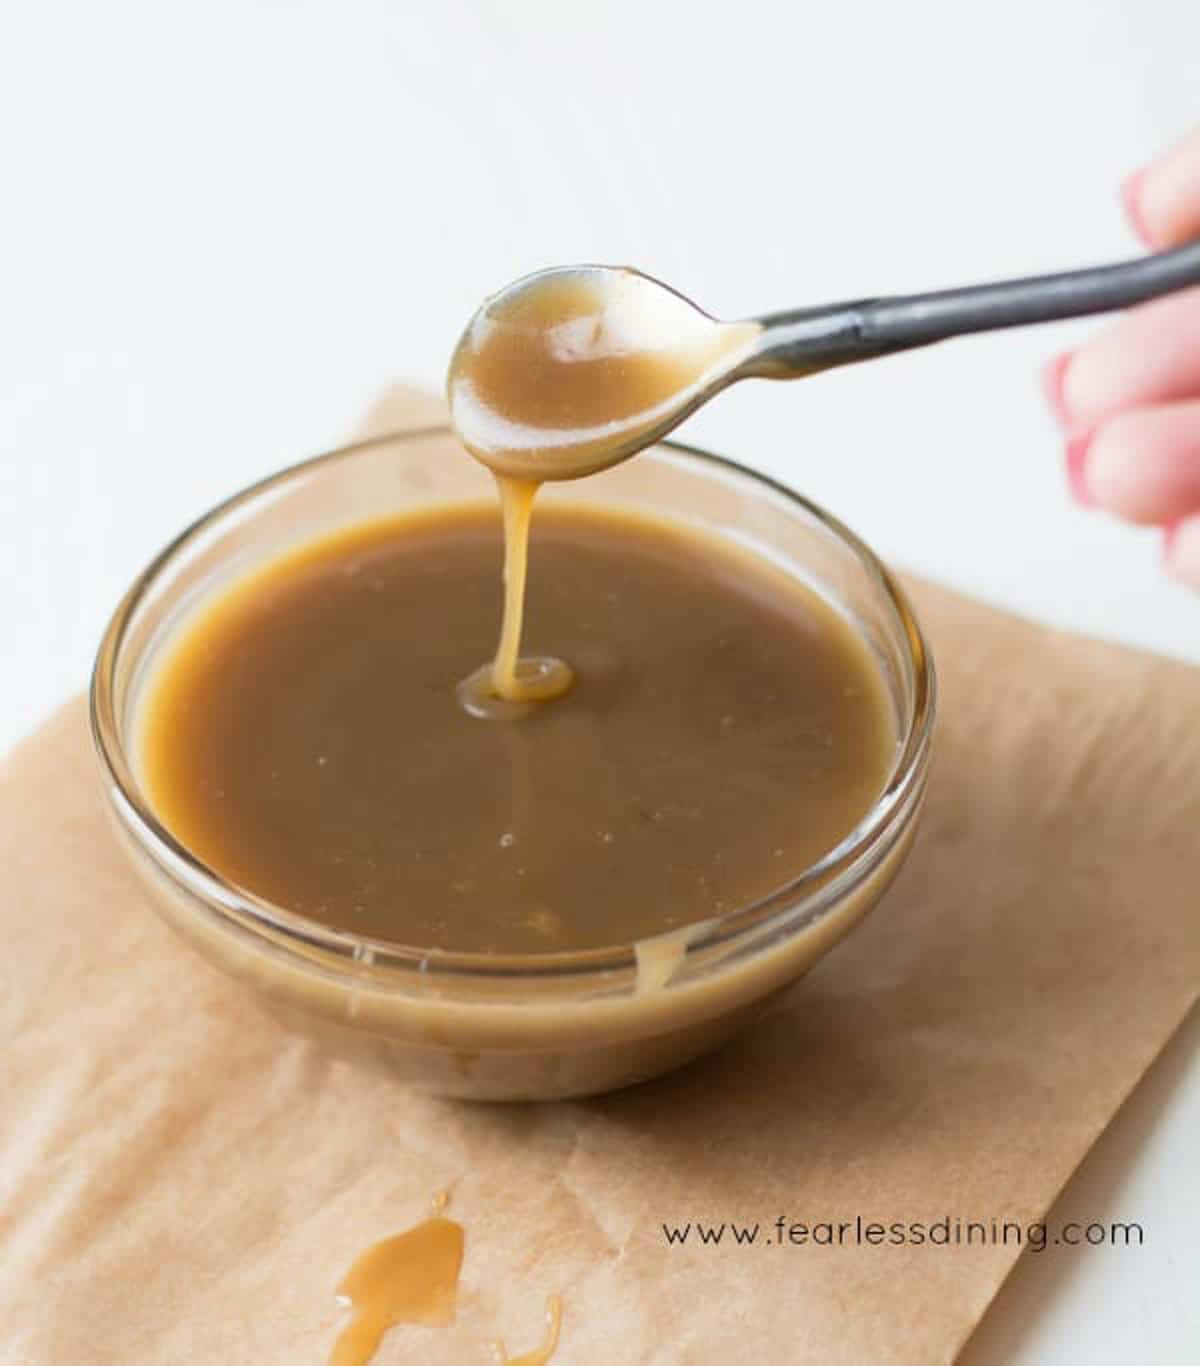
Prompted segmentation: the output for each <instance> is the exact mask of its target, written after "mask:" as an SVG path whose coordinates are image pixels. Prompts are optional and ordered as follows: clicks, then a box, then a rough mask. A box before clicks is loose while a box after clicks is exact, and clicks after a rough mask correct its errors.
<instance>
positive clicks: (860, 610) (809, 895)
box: [91, 428, 935, 1100]
mask: <svg viewBox="0 0 1200 1366" xmlns="http://www.w3.org/2000/svg"><path fill="white" fill-rule="evenodd" d="M542 498H543V500H544V501H545V502H552V501H553V502H572V503H590V504H603V505H605V506H608V507H621V506H625V507H631V508H636V509H638V510H640V511H643V512H646V511H653V512H657V513H659V514H660V515H663V516H666V517H669V518H674V519H682V520H684V521H686V522H689V523H691V524H693V525H697V526H701V527H703V528H705V529H707V530H708V531H710V532H715V533H718V534H720V535H722V536H726V537H729V538H730V539H731V540H734V541H737V542H740V543H741V544H743V545H744V546H747V547H750V548H752V549H755V550H757V551H758V552H760V553H761V554H763V555H765V556H767V557H768V558H769V559H770V560H771V561H772V562H773V563H774V564H776V565H777V566H782V567H783V568H785V569H786V570H787V571H788V572H789V573H792V574H794V575H795V576H796V577H797V578H798V579H801V580H803V581H804V582H805V583H806V584H808V585H809V586H810V587H812V588H814V589H815V590H816V591H817V592H819V593H820V594H822V595H823V596H824V597H825V598H826V599H827V600H828V601H829V602H831V603H832V604H833V605H834V606H835V607H836V608H837V609H838V610H839V611H840V612H842V613H843V615H844V616H845V617H846V618H847V619H848V620H850V621H851V622H852V624H853V625H854V626H855V628H856V629H857V630H858V631H859V632H860V633H861V634H862V635H863V637H864V638H865V639H866V641H867V643H868V645H869V647H870V649H871V652H872V654H873V656H874V658H875V660H876V662H877V664H878V666H879V669H880V672H881V674H882V676H883V678H884V680H885V683H886V687H887V691H888V694H889V696H890V698H891V702H892V705H893V707H894V709H895V719H896V732H897V736H898V742H897V747H896V754H895V762H894V767H893V770H892V772H891V774H890V776H889V778H888V781H887V783H886V786H885V788H884V790H883V792H882V794H881V795H880V797H879V799H878V800H877V802H876V803H875V805H874V806H873V808H872V809H871V810H870V811H869V812H868V813H867V815H866V816H865V817H864V818H863V820H862V821H861V822H860V824H859V825H858V826H857V828H856V829H854V830H853V831H851V833H850V834H849V835H847V836H846V838H845V839H844V840H843V841H842V842H841V843H840V844H839V845H838V846H837V847H836V848H834V849H832V850H830V851H829V853H828V854H826V855H825V857H823V858H822V859H821V860H820V861H819V862H818V863H816V864H814V865H813V866H812V867H810V868H809V869H808V870H807V871H806V872H804V873H803V874H802V875H801V876H800V877H798V878H795V879H794V880H792V881H790V882H789V883H788V884H787V885H785V886H781V887H779V888H778V889H777V890H776V891H775V892H774V893H772V895H770V896H768V897H766V898H764V899H762V900H759V901H757V902H755V903H754V904H751V905H746V906H742V907H740V908H738V909H736V910H734V911H732V912H730V913H728V914H726V915H723V916H720V917H718V918H716V919H712V920H707V921H704V922H702V923H701V924H699V925H693V926H689V927H687V928H686V929H684V930H676V931H673V932H672V933H671V934H668V935H664V936H658V937H657V938H656V939H651V940H644V941H642V942H641V943H639V944H614V945H612V946H611V947H609V948H603V949H592V950H587V951H584V952H574V953H570V952H568V953H545V954H538V955H530V954H523V955H507V956H506V955H484V954H470V953H454V952H443V951H440V950H439V951H429V950H428V949H426V948H422V947H421V946H419V945H418V946H404V945H398V944H393V943H388V942H384V941H380V940H370V939H366V938H362V937H358V936H355V935H354V934H351V933H347V932H345V931H339V930H334V929H330V928H329V927H327V926H325V925H322V924H319V923H316V922H314V921H311V920H308V919H306V918H304V917H303V916H301V915H298V914H296V913H294V912H292V911H289V910H288V908H287V907H286V906H280V905H274V904H272V903H270V902H268V901H266V900H264V899H262V898H260V897H256V896H254V895H253V894H251V893H249V892H247V891H245V890H243V889H241V888H239V887H236V886H234V885H233V884H231V883H230V882H228V881H227V880H226V879H224V878H223V877H222V876H221V875H220V874H219V873H217V872H216V871H215V870H214V869H212V868H211V867H207V866H205V864H204V863H203V862H202V861H201V860H200V859H198V858H197V857H196V856H195V855H194V854H192V853H191V852H190V851H189V850H188V849H187V848H185V847H184V846H183V845H182V844H180V843H179V841H177V840H176V839H175V838H174V837H173V836H172V835H171V834H170V832H169V831H168V830H166V829H165V828H164V827H163V826H162V825H161V824H160V822H159V821H158V820H157V819H156V817H155V813H154V811H153V809H152V808H151V806H150V804H149V802H148V801H147V799H146V796H145V793H144V791H143V789H142V786H141V784H140V783H139V779H138V760H137V753H136V741H137V732H138V726H137V721H138V708H139V705H140V704H141V702H142V700H143V699H144V697H145V694H146V683H147V680H148V679H149V678H150V677H151V676H152V675H153V673H154V670H155V667H156V665H157V663H158V661H159V660H161V658H162V657H163V652H164V650H165V649H166V648H167V647H169V645H170V644H171V642H172V641H173V640H174V639H175V638H176V635H177V633H178V632H179V631H180V629H181V628H183V627H186V625H187V622H188V620H189V618H190V616H191V614H192V613H193V612H194V611H195V609H196V608H197V606H198V604H200V603H202V602H203V601H205V600H206V599H208V598H209V597H210V596H211V595H212V594H213V593H215V592H219V591H221V590H222V589H224V588H225V587H226V586H227V585H229V584H230V582H231V581H233V580H236V579H238V578H240V577H241V576H243V575H245V574H246V573H248V572H249V571H251V570H253V569H254V568H256V567H257V566H259V565H260V564H262V563H264V562H266V561H269V560H272V559H274V558H275V557H276V556H278V555H279V554H281V553H282V552H283V551H285V550H286V549H288V548H290V547H292V546H294V545H296V544H298V543H303V542H307V541H311V540H313V539H316V538H318V537H320V536H322V535H324V534H327V533H330V532H332V531H334V530H336V529H338V528H340V527H344V526H347V525H349V524H353V523H356V522H363V521H368V520H372V519H374V518H377V517H378V516H380V515H381V513H382V512H384V511H386V512H389V513H397V514H398V513H402V512H404V511H411V510H415V509H418V508H427V507H433V506H437V505H446V504H456V503H459V504H461V503H463V502H465V501H476V502H477V501H480V500H493V501H494V499H495V492H494V485H493V483H492V480H491V476H490V475H489V474H488V473H487V472H486V471H485V470H483V469H482V468H481V467H479V466H477V465H476V463H475V462H474V461H472V460H470V459H468V458H467V457H466V456H464V455H463V453H462V451H461V449H460V448H459V447H458V446H457V445H456V443H455V441H454V440H453V438H452V436H451V435H450V433H449V432H448V431H447V430H445V429H443V428H436V429H427V430H420V431H412V432H404V433H401V434H399V435H395V436H387V437H381V438H378V439H374V440H370V441H363V442H360V443H359V444H357V445H354V446H349V447H347V448H345V449H343V450H339V451H334V452H332V453H331V454H329V455H324V456H320V457H318V458H316V459H314V460H309V461H306V462H305V463H303V464H299V465H296V466H294V467H292V468H290V469H287V470H284V471H283V472H282V473H280V474H277V475H274V476H273V477H271V478H269V479H266V480H264V481H263V482H262V483H259V484H256V485H254V486H253V487H252V488H249V489H247V490H246V491H245V492H243V493H239V494H237V495H236V496H234V497H233V498H230V499H229V500H228V501H227V502H224V503H222V504H221V505H220V506H219V507H217V508H215V509H213V511H211V512H210V513H208V514H207V515H206V516H204V517H202V518H201V519H200V520H199V521H197V522H195V523H194V524H193V525H192V526H191V527H189V528H188V529H187V530H186V531H185V532H184V533H183V534H182V535H181V536H179V537H178V538H177V539H176V540H175V541H173V542H172V543H171V544H170V545H169V546H168V547H167V548H166V550H164V551H163V552H162V554H161V555H159V556H158V558H157V559H156V560H155V561H154V562H153V563H152V564H151V565H150V566H149V567H148V568H147V569H146V571H145V572H144V573H143V574H142V575H141V576H140V577H139V578H138V579H137V580H136V582H135V583H134V584H133V585H132V587H131V588H130V589H129V591H128V593H127V594H126V595H125V597H124V599H123V600H122V601H121V603H120V605H119V606H118V607H117V610H116V612H115V614H114V615H113V618H112V620H111V622H110V623H109V626H108V628H107V630H106V632H105V635H104V639H103V641H102V642H101V645H100V650H99V654H98V656H97V659H96V666H95V671H94V674H93V678H92V688H91V721H92V732H93V736H94V739H95V744H96V751H97V755H98V758H99V765H100V772H101V776H102V781H103V786H104V792H105V796H106V799H107V806H108V809H109V811H110V813H111V815H112V817H113V821H114V824H115V827H116V830H117V832H118V835H119V837H120V839H121V841H122V843H123V845H124V847H125V848H126V850H127V851H128V855H129V858H130V860H131V862H132V864H133V866H134V868H135V869H136V871H137V873H138V874H139V877H140V880H141V882H142V885H143V886H144V887H145V889H146V891H147V892H148V894H149V901H150V903H151V905H152V906H153V907H154V909H155V910H156V911H157V912H158V913H159V914H160V915H161V916H162V917H163V918H164V919H165V920H166V921H167V922H168V923H169V924H170V925H172V926H173V927H174V928H175V929H176V930H178V931H179V932H180V933H182V934H183V935H184V936H185V937H186V938H187V939H189V940H190V941H191V942H192V943H193V944H194V945H195V947H196V948H198V949H199V950H200V951H201V952H202V953H203V954H205V955H206V956H207V957H208V958H209V959H210V960H212V961H213V962H214V963H216V964H218V965H219V966H220V967H222V968H224V969H225V970H226V971H228V972H230V973H232V974H233V975H234V976H235V977H238V978H240V979H241V980H242V981H243V982H245V983H246V984H247V985H248V986H249V987H252V988H253V989H254V990H255V992H257V993H258V995H259V997H260V998H261V1000H262V1001H263V1002H264V1003H265V1004H267V1005H268V1006H269V1007H271V1008H272V1010H274V1011H275V1012H276V1013H277V1014H282V1015H283V1016H284V1017H285V1018H286V1019H288V1020H289V1021H290V1022H291V1023H292V1024H294V1025H296V1026H298V1027H302V1028H304V1029H306V1030H309V1031H315V1032H316V1033H318V1034H319V1035H320V1036H321V1037H322V1038H323V1039H324V1040H325V1042H326V1043H327V1045H328V1046H330V1047H334V1048H337V1049H339V1050H342V1051H348V1052H351V1053H353V1054H355V1055H357V1056H366V1057H369V1058H373V1059H377V1060H380V1061H382V1062H385V1063H386V1064H387V1065H388V1067H389V1068H390V1070H391V1071H392V1073H393V1074H394V1075H397V1076H399V1077H401V1078H403V1079H404V1080H405V1081H406V1082H408V1083H411V1084H412V1085H414V1086H417V1087H419V1088H421V1089H424V1090H427V1091H431V1092H436V1093H440V1094H444V1095H454V1096H463V1097H471V1098H476V1099H488V1100H544V1099H550V1098H555V1097H562V1096H577V1095H586V1094H589V1093H594V1092H598V1091H604V1090H608V1089H611V1088H613V1087H618V1086H625V1085H628V1084H630V1083H632V1082H637V1081H642V1080H645V1079H647V1078H649V1077H652V1076H655V1075H657V1074H658V1073H661V1072H664V1071H666V1070H667V1069H669V1068H672V1067H676V1066H678V1065H679V1064H681V1063H684V1062H686V1061H688V1060H689V1059H691V1058H694V1057H696V1056H697V1055H698V1054H700V1053H702V1052H704V1051H705V1050H707V1049H710V1048H712V1047H713V1046H715V1045H716V1044H718V1043H720V1042H722V1041H723V1040H724V1039H726V1038H727V1037H728V1036H729V1035H730V1034H731V1033H732V1032H733V1031H734V1030H735V1029H737V1028H739V1027H740V1026H741V1025H742V1024H744V1023H745V1022H746V1021H747V1020H749V1019H750V1018H751V1017H753V1016H754V1015H756V1014H757V1013H759V1012H761V1011H762V1010H763V1009H764V1008H765V1007H766V1006H767V1005H768V1004H769V1003H770V1002H771V1001H772V1000H774V999H776V998H777V997H778V996H779V995H780V993H782V992H783V991H784V990H785V989H786V988H787V987H788V986H790V985H791V984H792V983H794V982H795V981H796V980H797V979H798V978H799V977H800V976H801V975H802V974H803V973H804V972H806V971H807V970H808V968H810V967H811V966H812V965H813V963H815V962H816V961H817V960H818V959H819V958H820V957H821V956H822V955H823V954H825V953H826V952H828V950H829V949H830V948H831V947H832V946H833V945H834V944H836V943H837V942H838V940H840V939H841V938H842V937H843V936H844V935H845V934H846V933H847V932H848V931H849V930H850V929H851V928H852V927H853V926H854V925H855V924H856V923H857V922H858V921H859V920H861V919H862V917H863V916H864V915H865V914H866V912H867V911H868V910H869V909H870V908H871V907H872V906H873V905H874V904H875V902H876V901H878V899H879V897H880V896H881V895H882V893H883V892H884V890H885V889H886V887H887V886H888V884H889V883H890V882H891V881H892V879H893V877H894V876H895V875H896V872H897V870H898V869H899V867H900V864H901V863H902V861H903V859H904V856H905V854H906V852H907V850H908V847H909V844H910V843H911V840H912V837H913V834H914V830H915V827H916V822H917V818H918V815H919V811H920V807H921V802H922V798H923V795H924V787H925V777H926V771H927V768H928V762H929V750H930V740H931V732H932V728H933V719H934V694H935V682H934V673H933V665H932V662H931V660H930V656H929V652H928V649H927V647H926V645H925V642H924V639H923V637H922V635H921V631H920V628H919V626H918V624H917V622H916V619H915V618H914V616H913V612H912V609H911V608H910V606H909V604H908V602H907V600H906V598H905V595H904V593H903V591H902V590H901V589H900V587H899V586H898V584H897V583H896V581H895V580H894V579H893V578H892V576H891V575H890V574H889V573H888V572H887V570H886V569H885V568H884V567H883V566H882V565H881V564H880V562H879V561H878V560H877V559H876V557H875V555H874V554H873V553H872V552H871V551H870V550H869V549H868V547H867V546H865V545H864V544H863V543H862V542H861V541H860V540H859V539H858V538H857V537H856V536H855V535H854V534H853V533H852V532H850V531H849V530H847V528H846V527H844V526H842V524H841V523H840V522H838V521H836V520H835V519H834V518H832V517H830V516H829V515H828V514H827V513H825V512H823V511H821V509H820V508H817V507H815V506H814V505H813V504H811V503H809V502H807V501H806V500H805V499H803V498H801V497H799V496H798V495H797V494H795V493H793V492H791V491H790V490H789V489H787V488H784V487H783V486H782V485H780V484H777V483H775V482H773V481H772V480H770V479H768V478H765V477H764V476H762V475H760V474H755V473H753V472H751V471H750V470H747V469H744V468H743V467H741V466H740V465H737V464H735V463H734V462H732V461H729V460H725V459H721V458H719V457H717V456H713V455H708V454H705V453H704V452H702V451H698V450H694V449H691V448H689V447H685V446H681V445H676V444H672V443H664V444H662V445H659V446H656V447H654V448H652V449H651V450H649V451H646V452H644V453H642V454H640V455H639V456H638V457H637V458H636V459H634V460H631V461H629V462H627V463H626V464H624V465H620V466H618V467H616V468H615V469H611V470H608V471H605V472H604V473H602V474H598V475H595V476H593V477H591V478H588V479H583V480H578V481H575V482H571V483H563V484H553V485H548V486H547V487H546V488H545V489H544V490H543V493H542ZM497 515H499V514H498V513H497Z"/></svg>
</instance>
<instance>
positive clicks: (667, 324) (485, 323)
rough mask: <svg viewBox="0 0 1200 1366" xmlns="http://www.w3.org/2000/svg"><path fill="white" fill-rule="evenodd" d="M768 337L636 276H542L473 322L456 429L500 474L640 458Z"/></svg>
mask: <svg viewBox="0 0 1200 1366" xmlns="http://www.w3.org/2000/svg"><path fill="white" fill-rule="evenodd" d="M761 331H762V329H761V326H760V325H759V324H758V323H753V322H751V323H719V322H717V321H715V320H714V319H712V318H709V317H708V316H707V315H705V314H703V313H701V312H699V311H698V310H697V309H696V308H695V306H694V305H693V304H691V303H690V302H689V301H688V300H686V299H684V298H682V297H681V296H680V295H678V294H676V293H675V292H674V291H673V290H670V289H668V288H667V287H666V286H665V285H663V284H660V283H659V282H658V281H657V280H651V279H649V278H648V277H647V276H644V275H641V274H639V273H638V272H637V271H634V270H611V271H606V272H604V274H603V276H601V277H596V276H590V275H587V274H583V275H580V274H577V273H574V272H572V271H570V270H565V271H562V272H550V273H544V274H541V275H539V276H538V277H534V279H533V280H532V281H531V282H530V284H529V286H528V287H527V288H522V287H521V285H518V286H516V287H514V288H510V289H509V290H506V291H505V292H504V293H503V294H501V295H497V296H496V297H495V298H494V299H492V300H489V301H488V302H487V303H486V304H485V305H484V307H483V308H482V309H481V310H480V311H479V313H478V314H476V316H475V318H474V319H473V320H472V323H471V325H470V327H468V329H467V331H466V333H465V334H464V335H463V338H462V340H461V341H460V342H459V344H458V348H457V349H456V351H455V353H454V356H453V358H452V360H451V362H450V372H449V377H448V380H447V397H448V398H449V401H450V414H451V419H452V421H453V423H454V427H455V430H456V431H457V433H458V435H459V438H460V439H461V440H462V442H463V444H464V445H465V446H466V448H467V449H468V450H469V451H470V452H471V454H472V455H474V456H475V457H476V458H477V459H479V460H481V461H482V462H483V463H484V464H485V465H487V466H488V467H489V468H490V469H492V470H494V471H495V472H496V473H498V474H505V475H508V476H510V477H512V478H516V479H525V480H531V481H533V482H542V481H544V480H547V479H578V478H579V477H580V476H581V475H585V474H591V473H592V472H593V471H595V470H598V469H602V468H604V467H605V466H606V465H611V464H613V463H615V461H617V460H619V459H623V458H624V457H625V456H628V455H630V454H632V453H633V451H635V450H636V449H637V448H638V446H639V445H640V444H644V441H645V437H646V434H647V433H650V432H652V431H653V428H654V425H655V423H656V422H657V421H659V420H660V419H661V417H662V416H663V414H664V413H665V412H667V411H668V410H673V409H675V408H677V407H678V406H679V404H680V403H681V402H686V400H687V397H688V395H689V394H691V393H692V392H693V391H698V390H699V388H700V387H701V386H702V385H703V384H704V383H705V381H706V380H707V379H708V377H709V376H711V375H712V374H713V373H714V370H715V369H719V368H721V367H728V366H729V365H731V364H732V363H733V362H734V361H735V360H736V359H738V358H740V357H742V356H744V355H745V354H747V353H748V352H749V351H750V350H751V348H752V347H753V345H754V343H755V341H756V339H757V338H758V336H759V335H760V333H761Z"/></svg>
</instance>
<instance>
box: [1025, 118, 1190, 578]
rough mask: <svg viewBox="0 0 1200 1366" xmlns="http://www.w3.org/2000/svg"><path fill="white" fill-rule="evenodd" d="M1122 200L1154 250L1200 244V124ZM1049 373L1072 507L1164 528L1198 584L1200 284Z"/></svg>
mask: <svg viewBox="0 0 1200 1366" xmlns="http://www.w3.org/2000/svg"><path fill="white" fill-rule="evenodd" d="M1122 197H1123V199H1124V201H1125V210H1126V213H1127V214H1128V216H1129V219H1130V221H1131V223H1132V224H1133V226H1134V229H1135V230H1136V232H1137V233H1138V235H1139V236H1140V237H1141V238H1142V240H1143V241H1144V242H1145V243H1146V245H1147V246H1150V247H1153V248H1155V249H1161V248H1163V247H1173V246H1178V245H1179V244H1180V243H1182V242H1186V241H1189V240H1191V239H1192V238H1195V237H1200V129H1197V131H1196V132H1195V133H1193V134H1192V135H1191V137H1189V138H1186V139H1185V140H1184V141H1183V142H1181V143H1179V144H1178V145H1177V146H1176V147H1173V148H1172V149H1171V150H1170V151H1169V152H1167V153H1166V154H1165V155H1164V156H1162V157H1160V158H1159V159H1158V160H1157V161H1155V162H1154V163H1152V164H1151V165H1150V166H1149V167H1147V168H1146V169H1145V170H1143V171H1139V172H1137V173H1136V174H1135V175H1133V176H1131V177H1130V178H1129V179H1128V180H1127V181H1126V182H1125V185H1124V188H1123V191H1122ZM1044 378H1045V385H1046V392H1047V395H1048V397H1049V400H1050V404H1051V407H1052V408H1053V409H1054V413H1055V416H1056V417H1057V418H1058V420H1059V422H1060V424H1061V425H1062V428H1063V431H1064V434H1065V438H1066V463H1067V479H1068V482H1069V484H1070V488H1071V492H1072V493H1073V495H1074V496H1075V498H1076V500H1077V501H1078V502H1079V503H1081V504H1083V505H1084V506H1087V507H1100V508H1103V509H1105V510H1106V511H1108V512H1111V513H1114V514H1115V515H1116V516H1118V517H1123V518H1125V519H1126V520H1127V521H1130V522H1137V523H1139V524H1141V525H1151V526H1160V527H1162V528H1163V556H1164V560H1165V562H1166V566H1167V570H1168V572H1169V573H1171V574H1172V575H1174V576H1175V577H1176V578H1179V579H1181V580H1183V581H1185V582H1187V583H1190V584H1191V585H1192V586H1193V587H1196V588H1200V288H1195V289H1189V290H1184V291H1183V292H1182V293H1179V294H1175V295H1172V296H1170V297H1168V298H1164V299H1160V300H1157V301H1156V302H1154V303H1150V304H1144V305H1142V307H1140V308H1135V309H1133V310H1132V311H1131V312H1129V313H1127V314H1125V315H1124V317H1122V318H1121V319H1119V320H1118V321H1117V322H1115V323H1114V324H1112V325H1111V326H1110V327H1109V328H1107V329H1106V330H1105V331H1103V332H1101V333H1100V334H1099V335H1098V336H1095V337H1093V338H1091V339H1090V340H1089V341H1087V342H1085V343H1084V345H1083V346H1081V347H1079V348H1078V350H1075V351H1071V352H1067V353H1066V354H1065V355H1061V356H1057V357H1056V358H1055V359H1054V360H1052V361H1050V362H1049V364H1048V365H1047V367H1046V370H1045V376H1044Z"/></svg>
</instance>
